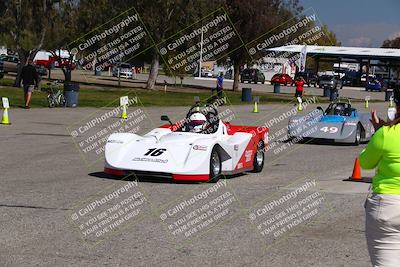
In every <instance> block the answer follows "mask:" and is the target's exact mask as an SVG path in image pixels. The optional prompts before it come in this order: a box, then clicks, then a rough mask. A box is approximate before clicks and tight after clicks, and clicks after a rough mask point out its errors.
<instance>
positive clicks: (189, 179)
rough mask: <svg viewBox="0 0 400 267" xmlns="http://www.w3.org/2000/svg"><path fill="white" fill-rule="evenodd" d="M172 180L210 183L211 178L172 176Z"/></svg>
mask: <svg viewBox="0 0 400 267" xmlns="http://www.w3.org/2000/svg"><path fill="white" fill-rule="evenodd" d="M172 179H174V180H177V181H208V180H209V179H210V176H209V175H208V174H194V175H187V174H172Z"/></svg>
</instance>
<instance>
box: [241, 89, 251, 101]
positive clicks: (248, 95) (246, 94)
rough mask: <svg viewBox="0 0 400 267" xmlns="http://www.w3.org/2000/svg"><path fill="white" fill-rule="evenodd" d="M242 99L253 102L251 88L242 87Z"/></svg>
mask: <svg viewBox="0 0 400 267" xmlns="http://www.w3.org/2000/svg"><path fill="white" fill-rule="evenodd" d="M242 101H244V102H251V88H242Z"/></svg>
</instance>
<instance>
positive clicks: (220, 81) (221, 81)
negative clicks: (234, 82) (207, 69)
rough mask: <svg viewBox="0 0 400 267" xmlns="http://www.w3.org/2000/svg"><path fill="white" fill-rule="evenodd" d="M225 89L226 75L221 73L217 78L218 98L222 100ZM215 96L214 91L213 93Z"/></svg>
mask: <svg viewBox="0 0 400 267" xmlns="http://www.w3.org/2000/svg"><path fill="white" fill-rule="evenodd" d="M223 87H224V74H223V73H222V72H221V73H220V74H219V76H218V77H217V87H216V89H217V94H218V98H222V90H223ZM212 93H213V94H214V90H213V92H212Z"/></svg>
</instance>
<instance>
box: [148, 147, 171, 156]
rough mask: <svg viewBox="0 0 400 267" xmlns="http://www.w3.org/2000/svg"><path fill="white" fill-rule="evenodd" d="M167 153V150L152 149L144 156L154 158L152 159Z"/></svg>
mask: <svg viewBox="0 0 400 267" xmlns="http://www.w3.org/2000/svg"><path fill="white" fill-rule="evenodd" d="M165 151H167V150H166V149H165V148H159V149H157V148H150V149H149V150H148V151H147V152H146V154H144V156H152V157H158V156H160V155H161V154H162V153H164V152H165Z"/></svg>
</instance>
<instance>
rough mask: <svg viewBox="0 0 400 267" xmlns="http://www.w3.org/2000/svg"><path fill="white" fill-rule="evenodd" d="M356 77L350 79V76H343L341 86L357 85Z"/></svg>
mask: <svg viewBox="0 0 400 267" xmlns="http://www.w3.org/2000/svg"><path fill="white" fill-rule="evenodd" d="M357 80H358V79H357V77H352V76H347V75H345V76H344V77H343V78H342V83H343V85H346V86H356V85H357Z"/></svg>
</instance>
